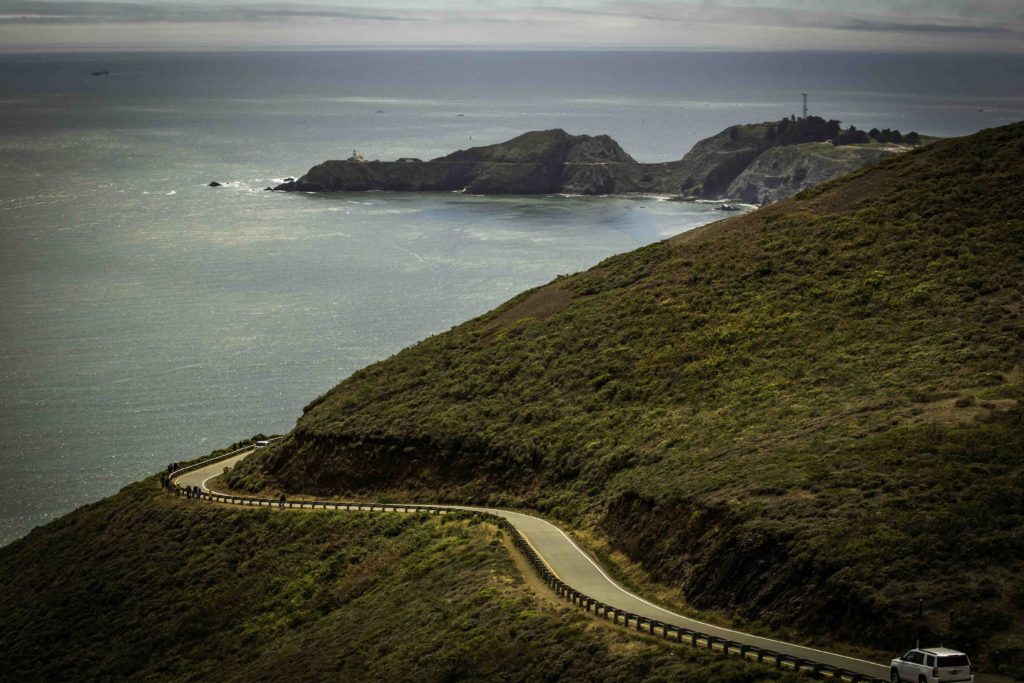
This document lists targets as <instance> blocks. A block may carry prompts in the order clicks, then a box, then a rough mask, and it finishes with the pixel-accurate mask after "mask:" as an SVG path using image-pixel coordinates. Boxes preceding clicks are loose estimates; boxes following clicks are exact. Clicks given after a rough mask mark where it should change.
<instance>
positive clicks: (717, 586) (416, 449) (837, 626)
mask: <svg viewBox="0 0 1024 683" xmlns="http://www.w3.org/2000/svg"><path fill="white" fill-rule="evenodd" d="M1021 187H1024V125H1022V124H1015V125H1012V126H1007V127H1003V128H999V129H993V130H989V131H983V132H982V133H979V134H977V135H974V136H971V137H969V138H964V139H958V140H948V141H943V142H940V143H937V144H935V145H933V146H931V147H928V148H925V149H922V150H919V151H917V152H913V153H910V154H907V155H901V156H899V157H897V158H894V159H891V160H888V161H886V162H884V163H883V164H881V165H880V166H879V167H875V168H870V169H865V170H863V171H861V172H858V173H855V174H853V175H851V176H848V177H846V178H844V179H841V180H838V181H833V182H831V183H829V184H826V185H825V186H822V187H820V188H819V189H817V190H814V191H812V192H808V193H804V194H803V195H801V196H798V197H797V198H794V199H790V200H786V201H783V202H780V203H778V204H776V205H773V206H771V207H768V208H767V209H764V210H761V211H758V212H755V213H753V214H750V215H747V216H743V217H738V218H734V219H731V220H727V221H723V222H720V223H717V224H713V225H710V226H706V227H705V228H702V229H699V230H696V231H693V232H692V233H687V234H684V235H682V236H680V237H678V238H676V239H674V240H670V241H668V242H663V243H659V244H655V245H652V246H649V247H646V248H643V249H639V250H637V251H634V252H631V253H628V254H624V255H622V256H617V257H614V258H611V259H609V260H607V261H605V262H604V263H602V264H600V265H598V266H597V267H595V268H593V269H592V270H590V271H587V272H585V273H581V274H578V275H574V276H570V277H565V278H561V279H559V280H557V281H555V282H554V283H552V284H551V285H548V286H547V287H544V288H541V289H539V290H535V291H533V292H528V293H525V294H523V295H521V296H519V297H517V298H516V299H514V300H512V301H511V302H509V303H508V304H506V305H504V306H503V307H501V308H499V309H497V310H496V311H494V312H492V313H489V314H486V315H484V316H482V317H480V318H478V319H475V320H472V321H470V322H467V323H465V324H463V325H461V326H459V327H457V328H454V329H453V330H451V331H450V332H448V333H445V334H443V335H438V336H436V337H433V338H430V339H428V340H426V341H424V342H422V343H421V344H419V345H417V346H415V347H412V348H410V349H407V350H405V351H403V352H401V353H399V354H397V355H396V356H394V357H392V358H390V359H388V360H387V361H385V362H382V363H379V364H376V365H373V366H371V367H369V368H367V369H365V370H363V371H360V372H358V373H356V374H355V375H353V376H352V377H351V378H349V379H348V380H346V381H345V382H343V383H342V384H341V385H339V386H338V387H336V388H335V389H333V390H332V391H330V392H328V393H327V394H326V395H325V396H322V397H320V398H319V399H317V400H316V401H314V402H313V404H311V405H310V406H308V407H307V412H306V414H305V415H304V417H303V418H302V419H301V420H300V421H299V423H298V425H297V426H296V429H295V430H294V431H293V433H292V434H291V436H290V437H289V438H288V439H287V440H286V441H285V442H284V443H283V444H282V445H281V446H280V447H279V448H276V449H274V450H272V451H269V452H267V453H266V454H265V457H264V459H263V460H262V462H253V463H251V464H250V467H249V468H247V470H246V471H245V472H243V473H241V474H240V475H239V476H238V477H236V479H235V481H234V484H235V485H247V486H249V487H251V488H260V487H263V486H270V487H275V486H280V487H282V488H285V489H288V490H292V491H307V492H318V493H327V492H330V493H342V492H346V493H372V494H374V495H403V496H407V497H419V498H421V499H422V498H426V499H437V498H441V499H446V500H463V501H484V500H488V501H492V502H496V503H506V504H509V505H521V506H531V507H534V508H537V509H539V510H541V511H544V512H546V513H548V514H550V515H553V516H555V517H559V518H562V519H564V520H568V521H570V522H573V523H577V524H581V525H584V526H587V527H589V528H590V529H592V530H595V531H597V532H598V534H599V535H602V536H603V537H604V538H606V539H607V540H608V541H609V542H610V544H611V545H612V547H613V548H616V549H618V550H622V551H625V552H626V553H627V554H629V555H630V556H631V557H633V558H634V559H637V560H638V561H640V562H641V563H643V564H644V566H645V567H646V568H647V570H648V571H649V572H650V575H651V576H652V577H653V578H654V579H655V580H657V581H660V582H662V583H664V584H666V585H668V586H670V587H674V588H680V589H682V590H683V591H684V592H685V594H686V595H687V596H688V598H689V600H690V601H691V603H692V604H694V605H695V606H697V607H699V608H702V609H718V610H722V611H724V612H726V613H728V614H732V615H735V616H737V617H742V618H745V619H750V620H754V621H760V622H762V623H764V624H768V625H774V626H781V625H786V626H793V627H796V628H798V629H802V630H803V631H804V632H805V633H809V634H822V635H825V634H828V635H832V636H838V637H842V638H846V639H849V640H851V641H856V642H860V643H867V644H875V645H880V646H885V647H892V648H893V649H896V648H899V647H902V646H903V645H905V644H906V643H908V642H912V640H913V638H914V636H915V635H916V634H915V631H916V630H917V628H918V626H917V624H916V622H918V620H916V619H915V618H914V611H915V608H916V604H917V601H918V599H919V598H925V599H926V602H927V606H928V611H927V613H926V615H925V618H924V620H923V621H924V623H923V625H922V628H923V630H924V634H923V635H924V637H925V638H926V639H928V638H941V639H944V640H945V641H946V642H947V643H951V642H956V643H957V644H959V645H962V646H964V647H968V648H972V651H973V652H975V653H981V654H983V655H992V653H994V652H995V651H997V650H998V651H1000V652H1001V653H1002V654H1000V655H999V657H1003V658H1004V659H1005V658H1006V657H1010V656H1011V655H1012V653H1013V652H1014V651H1018V652H1019V651H1020V650H1021V648H1022V647H1024V646H1022V643H1021V637H1020V633H1021V613H1020V612H1021V609H1022V608H1024V593H1022V591H1021V589H1020V587H1019V582H1018V580H1017V579H1018V577H1019V576H1020V575H1021V571H1022V570H1024V495H1022V491H1024V444H1022V442H1024V427H1022V410H1021V402H1020V399H1021V398H1022V395H1024V384H1022V371H1021V361H1022V359H1021V355H1022V349H1024V344H1022V341H1024V332H1022V325H1021V301H1022V298H1024V292H1022V282H1024V253H1022V250H1024V194H1022V193H1021V191H1020V190H1021ZM950 611H952V612H953V624H952V626H951V625H950V624H949V612H950ZM1008 652H1009V653H1011V655H1007V654H1006V653H1008ZM996 659H997V658H996V657H994V656H993V657H992V658H991V659H990V662H995V661H996Z"/></svg>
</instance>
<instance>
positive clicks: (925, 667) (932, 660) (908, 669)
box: [889, 647, 974, 683]
mask: <svg viewBox="0 0 1024 683" xmlns="http://www.w3.org/2000/svg"><path fill="white" fill-rule="evenodd" d="M889 667H890V669H891V671H892V683H939V682H941V683H974V667H973V666H971V660H970V659H968V658H967V655H965V654H964V653H963V652H957V651H956V650H950V649H949V648H945V647H929V648H927V649H923V650H911V651H910V652H908V653H907V654H905V655H903V656H902V657H900V658H898V659H894V660H892V663H891V664H890V665H889Z"/></svg>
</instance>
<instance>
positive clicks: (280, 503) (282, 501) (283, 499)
mask: <svg viewBox="0 0 1024 683" xmlns="http://www.w3.org/2000/svg"><path fill="white" fill-rule="evenodd" d="M284 501H285V497H284V494H283V493H282V494H281V498H280V499H279V500H278V501H277V505H278V507H281V508H283V507H284Z"/></svg>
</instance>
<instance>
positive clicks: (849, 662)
mask: <svg viewBox="0 0 1024 683" xmlns="http://www.w3.org/2000/svg"><path fill="white" fill-rule="evenodd" d="M251 452H252V451H246V452H244V453H240V454H238V455H236V456H233V457H231V458H228V459H226V460H222V461H220V462H217V463H214V464H212V465H208V466H206V467H202V468H200V469H196V470H193V471H191V472H187V473H185V474H182V475H180V476H178V477H175V479H174V481H175V482H177V483H178V484H181V485H182V486H199V487H200V488H201V489H202V490H203V491H209V490H210V489H209V488H208V487H207V482H208V481H209V480H210V479H213V478H214V477H216V476H218V475H220V474H222V473H223V471H224V469H225V468H229V467H233V466H234V465H235V464H236V463H237V462H238V461H240V460H242V459H243V458H245V457H246V456H247V455H249V454H250V453H251ZM437 507H444V508H448V509H451V510H472V511H481V512H489V513H491V514H493V515H497V516H499V517H504V518H505V519H507V520H508V521H509V522H510V523H511V524H512V525H513V526H514V527H515V528H517V529H518V530H519V532H520V533H521V534H522V535H523V536H524V537H526V540H527V541H528V542H529V543H530V545H532V546H533V548H534V550H536V551H537V553H538V554H539V555H540V556H541V558H542V559H543V560H544V561H545V562H546V563H547V565H548V568H549V569H551V571H552V572H554V573H555V574H556V575H557V576H558V578H559V579H561V580H562V581H563V582H564V583H566V584H568V585H569V586H572V587H573V588H575V589H576V590H577V591H580V592H581V593H585V594H586V595H589V596H590V597H592V598H594V599H595V600H599V601H601V602H603V603H605V604H608V605H614V606H615V607H618V608H619V609H622V610H626V611H627V612H633V613H634V614H638V615H640V616H642V617H646V618H648V619H654V620H657V621H661V622H666V623H670V624H674V625H676V626H682V627H684V628H689V629H692V630H694V631H699V632H701V633H706V634H708V635H712V636H716V637H719V638H725V639H727V640H732V641H735V642H738V643H743V644H745V645H753V646H755V647H759V648H763V649H766V650H773V651H775V652H781V653H782V654H786V655H791V656H793V657H800V658H802V659H807V660H811V661H815V662H819V663H821V664H827V665H829V666H833V667H836V668H840V669H847V670H849V671H854V672H857V673H861V674H864V675H866V676H872V677H874V678H881V679H888V678H889V667H888V666H886V665H883V664H877V663H875V662H869V661H866V660H863V659H856V658H854V657H846V656H843V655H839V654H835V653H831V652H826V651H823V650H817V649H814V648H810V647H804V646H802V645H795V644H793V643H786V642H783V641H779V640H773V639H771V638H762V637H761V636H756V635H751V634H748V633H742V632H740V631H733V630H731V629H727V628H722V627H720V626H715V625H713V624H707V623H704V622H702V621H697V620H695V619H690V618H688V617H685V616H683V615H681V614H677V613H676V612H672V611H669V610H667V609H664V608H662V607H658V606H657V605H655V604H653V603H651V602H648V601H647V600H644V599H643V598H641V597H640V596H638V595H635V594H633V593H631V592H629V591H628V590H626V589H625V588H623V587H621V586H619V585H618V584H617V583H615V581H613V580H612V579H611V577H609V576H608V575H607V574H606V573H605V572H604V570H602V569H601V567H599V566H598V565H597V563H596V562H595V561H594V560H592V559H591V558H590V556H589V555H587V554H586V553H585V552H584V551H583V550H582V549H580V547H579V546H577V545H576V544H575V543H574V542H573V541H572V539H570V538H569V537H568V536H567V535H566V534H565V532H563V531H562V530H561V529H559V528H558V527H556V526H555V525H554V524H551V523H550V522H547V521H545V520H543V519H540V518H539V517H534V516H532V515H527V514H523V513H521V512H511V511H509V510H499V509H497V508H482V507H471V506H463V505H443V506H437Z"/></svg>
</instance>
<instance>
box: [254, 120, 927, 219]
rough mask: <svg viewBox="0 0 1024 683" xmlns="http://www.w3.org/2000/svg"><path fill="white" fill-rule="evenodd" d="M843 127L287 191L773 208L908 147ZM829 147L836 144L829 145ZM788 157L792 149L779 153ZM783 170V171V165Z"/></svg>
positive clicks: (540, 137)
mask: <svg viewBox="0 0 1024 683" xmlns="http://www.w3.org/2000/svg"><path fill="white" fill-rule="evenodd" d="M838 134H839V128H838V122H835V121H825V120H824V119H821V118H818V117H813V116H812V117H808V118H806V119H797V120H790V119H783V120H781V121H775V122H766V123H758V124H748V125H739V126H730V127H729V128H726V129H725V130H723V131H722V132H720V133H718V134H717V135H715V136H712V137H710V138H707V139H705V140H701V141H700V142H698V143H697V144H696V145H694V147H693V149H692V150H690V152H688V153H687V154H686V155H685V156H684V157H683V158H682V159H680V160H679V161H671V162H665V163H653V164H645V163H640V162H638V161H636V160H635V159H634V158H633V157H631V156H630V155H629V154H627V153H626V152H625V150H623V149H622V147H621V146H619V144H618V143H617V142H615V140H613V139H612V138H610V137H609V136H607V135H596V136H591V135H571V134H569V133H567V132H566V131H564V130H561V129H553V130H546V131H531V132H529V133H524V134H523V135H520V136H518V137H516V138H513V139H511V140H508V141H506V142H502V143H498V144H495V145H488V146H484V147H473V148H470V149H466V150H460V151H457V152H453V153H452V154H449V155H447V156H443V157H438V158H436V159H431V160H429V161H422V160H419V159H400V160H398V161H366V160H364V159H361V158H358V157H356V156H353V157H352V158H350V159H347V160H332V161H325V162H323V163H321V164H318V165H316V166H314V167H313V168H311V169H310V170H309V171H308V172H307V173H306V174H305V175H303V176H302V177H300V178H299V179H298V180H291V181H288V182H285V183H282V184H280V185H278V186H277V187H275V188H273V189H274V190H279V191H284V192H342V191H347V192H362V191H369V190H386V191H394V192H466V193H469V194H560V193H564V194H582V195H604V194H629V193H654V194H668V195H678V196H681V197H685V198H688V199H710V200H740V201H745V202H749V203H757V204H761V203H766V202H770V201H776V200H778V199H780V198H782V197H787V196H791V195H793V194H795V193H797V192H799V191H800V190H803V189H806V188H808V187H812V186H813V185H816V184H818V183H820V182H824V181H825V180H830V179H832V178H835V177H837V176H839V175H842V174H844V173H847V172H849V171H852V170H855V169H856V168H860V167H861V166H863V165H864V164H867V163H871V162H874V161H877V160H879V159H881V158H883V157H886V156H890V155H892V154H894V153H897V152H899V151H905V150H907V149H910V147H909V146H904V147H900V146H895V145H889V146H884V147H883V146H878V145H864V146H860V145H844V146H842V147H841V148H840V147H836V148H835V150H836V151H835V152H834V153H833V152H829V151H826V150H825V149H824V147H825V145H817V146H811V145H809V143H815V142H817V143H824V142H825V141H827V140H832V139H834V138H835V137H836V136H837V135H838ZM827 146H828V147H829V148H831V147H832V145H830V144H829V145H827ZM781 150H784V151H781ZM780 164H782V165H783V168H781V169H780V168H779V165H780Z"/></svg>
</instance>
